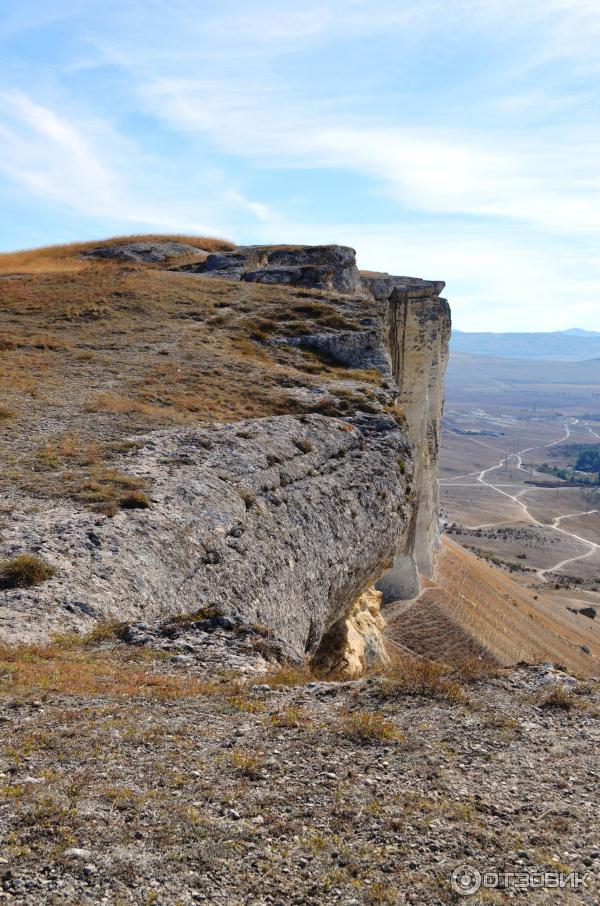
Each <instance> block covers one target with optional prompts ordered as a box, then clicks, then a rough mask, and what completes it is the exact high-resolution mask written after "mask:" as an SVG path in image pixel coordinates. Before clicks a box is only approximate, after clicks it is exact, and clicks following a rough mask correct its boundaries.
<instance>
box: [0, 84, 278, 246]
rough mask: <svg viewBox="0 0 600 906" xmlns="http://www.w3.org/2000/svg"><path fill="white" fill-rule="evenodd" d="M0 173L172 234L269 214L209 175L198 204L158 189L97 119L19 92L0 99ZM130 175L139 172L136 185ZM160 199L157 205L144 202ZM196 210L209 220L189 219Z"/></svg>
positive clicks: (97, 212)
mask: <svg viewBox="0 0 600 906" xmlns="http://www.w3.org/2000/svg"><path fill="white" fill-rule="evenodd" d="M0 140H1V142H2V156H1V157H0V172H4V174H5V175H7V176H8V177H10V178H11V179H12V180H14V181H15V182H16V183H17V184H19V185H20V186H22V187H23V188H24V189H25V190H27V191H28V192H30V193H32V194H33V195H34V196H36V197H40V198H45V199H47V200H49V201H51V202H55V203H57V204H59V205H61V206H64V207H66V208H69V209H71V210H74V211H77V212H80V213H82V214H84V215H85V216H86V217H87V218H89V219H92V220H93V219H101V220H104V221H108V222H112V223H114V224H115V225H118V224H135V225H146V226H148V227H152V228H154V229H159V230H168V231H174V232H180V231H189V232H191V233H205V234H214V233H220V232H221V231H222V229H221V226H220V224H224V223H225V222H227V219H228V218H230V217H231V215H232V214H233V213H234V212H238V216H239V213H240V212H246V213H248V214H250V215H251V217H252V218H253V219H255V220H260V221H263V220H265V219H266V218H268V217H269V213H270V212H269V209H268V208H267V206H266V205H262V204H261V203H260V202H255V201H251V200H249V199H247V198H245V197H244V196H243V194H242V193H240V192H238V191H236V190H235V189H233V188H231V187H230V186H228V185H224V184H223V181H222V179H220V178H219V174H218V173H215V172H213V173H212V177H213V188H212V191H211V190H209V191H208V192H206V195H205V197H204V198H203V199H202V203H201V204H194V200H193V199H190V198H187V197H186V196H185V195H184V194H183V193H182V192H181V191H180V189H181V187H179V186H178V187H177V189H174V188H173V187H171V188H169V186H168V185H167V186H164V185H163V186H159V185H158V181H159V175H158V173H157V172H156V171H157V170H159V171H160V162H159V161H158V162H157V161H153V160H152V159H151V158H150V157H149V156H147V155H144V154H143V153H142V152H140V151H139V150H138V149H137V148H136V147H135V145H134V144H133V143H132V142H129V141H126V140H124V139H123V138H122V137H121V136H119V135H117V134H116V133H115V132H114V131H113V130H112V129H111V128H110V126H109V124H107V123H105V122H101V121H99V120H97V119H96V120H87V121H84V122H78V123H77V122H74V121H71V120H68V119H67V118H66V117H65V116H62V115H59V114H58V113H56V111H54V110H51V109H49V108H48V107H44V106H42V105H40V104H37V103H35V102H34V101H32V100H31V98H29V97H28V96H27V95H25V94H24V93H22V92H17V91H13V92H5V93H3V94H0ZM136 170H138V171H140V172H141V173H142V179H141V181H140V179H139V176H138V174H136ZM144 194H145V195H146V196H147V197H149V198H151V199H158V198H159V197H160V196H161V195H163V196H164V195H166V201H165V202H164V203H162V204H159V203H157V201H151V202H147V201H145V200H144V198H143V196H144ZM196 210H200V211H202V212H203V213H204V214H207V213H208V214H209V215H212V216H213V217H214V220H213V221H212V222H209V221H208V220H203V221H200V220H198V219H197V215H196Z"/></svg>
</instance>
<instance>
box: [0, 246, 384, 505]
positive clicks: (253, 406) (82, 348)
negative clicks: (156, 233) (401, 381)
mask: <svg viewBox="0 0 600 906" xmlns="http://www.w3.org/2000/svg"><path fill="white" fill-rule="evenodd" d="M143 238H148V237H143ZM157 238H160V237H157ZM183 238H185V237H183ZM114 241H115V242H118V241H123V240H114ZM203 241H204V240H200V239H198V240H196V242H197V243H198V244H200V243H201V242H203ZM91 245H93V244H91V243H90V244H88V245H83V244H79V245H76V246H70V247H66V248H63V247H61V248H59V249H46V250H43V249H42V250H36V251H32V252H27V253H19V254H21V255H22V256H24V257H21V258H18V256H16V257H15V256H14V255H13V256H4V258H3V259H1V258H0V271H1V270H2V268H5V270H6V271H11V270H14V266H16V264H17V263H18V261H17V258H18V260H19V261H20V262H21V264H22V265H23V273H22V276H20V277H18V278H14V279H12V278H10V277H9V278H6V279H2V295H1V300H0V337H1V340H0V343H1V345H2V349H3V352H2V355H0V386H2V388H3V399H2V409H1V410H0V419H3V421H2V427H3V431H2V435H1V436H0V463H2V465H1V466H0V491H1V492H4V490H6V491H10V490H13V489H14V488H15V487H18V488H21V489H22V490H25V491H26V492H27V493H28V494H31V495H35V496H44V497H46V496H64V495H65V494H68V495H69V496H71V497H72V498H73V499H75V500H78V501H81V502H83V503H84V504H86V505H95V501H94V500H92V499H88V498H87V496H86V495H88V494H91V495H92V496H93V495H94V493H100V489H99V488H98V484H103V481H102V480H101V477H100V478H99V477H98V475H95V474H92V471H91V468H92V466H93V468H97V469H102V468H104V469H108V468H110V467H111V462H112V460H113V459H114V456H113V453H112V452H111V450H112V449H113V448H114V447H115V445H117V444H118V443H119V442H120V441H122V440H123V439H124V438H127V437H130V436H132V435H134V434H145V433H147V432H149V431H152V430H154V429H157V428H163V427H169V426H172V425H181V424H196V423H199V422H200V423H202V422H204V423H206V422H211V421H215V420H216V421H221V422H230V421H236V420H240V419H245V418H253V417H263V416H268V415H280V414H285V413H294V414H302V413H304V412H312V411H319V412H322V413H323V414H327V415H343V414H345V413H348V412H350V411H352V407H353V406H354V405H359V406H362V407H365V408H368V407H370V406H371V404H372V403H371V400H370V398H369V395H368V394H369V393H371V392H372V389H373V383H374V382H377V381H378V380H379V379H380V377H378V376H377V375H375V374H373V373H371V372H359V371H353V370H352V369H348V368H343V367H340V366H337V365H335V364H334V363H327V362H322V361H320V360H318V358H316V357H315V356H314V355H312V354H309V353H306V352H304V351H301V350H299V349H296V348H291V347H288V346H286V345H281V344H272V343H271V342H270V338H271V337H273V336H282V335H287V336H294V335H299V334H302V333H313V332H320V331H323V330H329V329H332V325H334V324H335V325H336V327H337V326H339V325H340V324H343V326H345V327H346V328H347V329H355V328H356V327H357V326H358V325H359V321H360V318H361V317H362V316H363V315H365V314H366V313H367V308H368V303H367V302H366V301H364V300H362V301H361V300H357V301H356V302H353V303H352V304H351V305H350V303H348V302H347V301H345V302H344V305H345V306H346V309H345V310H344V312H343V313H341V312H340V310H339V306H338V305H337V304H336V303H335V302H333V301H332V300H331V299H330V298H328V297H326V296H322V295H321V294H320V293H318V292H315V293H312V294H308V296H309V297H308V298H307V293H306V292H303V293H302V296H301V298H300V294H299V293H298V291H297V290H296V289H295V288H293V287H282V286H266V285H261V284H255V285H254V284H245V283H235V282H230V281H223V280H218V279H199V278H198V277H196V276H194V275H189V274H185V273H178V272H169V271H166V270H164V269H161V268H159V267H155V266H147V265H134V264H130V263H127V264H126V265H124V264H122V263H118V262H114V261H98V260H94V259H80V258H79V257H78V255H79V253H80V251H81V250H84V249H85V248H87V247H89V246H91ZM205 245H206V243H205ZM50 258H51V259H52V260H51V262H50V263H48V261H49V259H50ZM74 262H75V263H74ZM50 264H51V265H52V266H50ZM75 265H76V268H77V269H78V270H75V271H73V270H72V269H71V270H70V268H72V267H75ZM81 267H83V269H79V268H81ZM346 310H347V313H346ZM263 328H268V329H266V330H264V331H263V332H264V333H265V336H268V338H269V340H268V342H263V341H262V340H257V339H256V336H255V335H256V332H257V330H258V331H260V330H262V329H263ZM342 378H343V379H353V380H356V381H361V382H363V383H364V386H365V388H366V390H365V392H364V393H363V394H353V395H352V397H353V398H352V400H349V399H346V398H343V393H342V394H340V396H333V395H326V396H325V397H323V398H321V399H319V400H318V402H317V403H307V402H303V399H302V396H301V394H300V393H299V392H298V391H301V390H302V389H308V390H311V389H312V388H314V387H315V386H317V385H319V386H322V384H323V381H324V380H331V381H339V380H340V379H342ZM354 397H356V399H354ZM67 422H68V424H69V435H70V436H71V438H72V440H71V446H72V449H71V450H69V448H68V438H65V436H64V435H61V436H56V437H52V436H48V433H47V428H46V426H47V425H48V424H65V423H67ZM33 446H35V447H36V448H37V450H38V451H39V455H36V454H34V453H33V451H32V447H33ZM89 451H91V455H88V453H89ZM90 458H91V459H94V460H95V462H94V463H91V462H90ZM86 459H87V461H86ZM3 483H4V487H2V484H3ZM89 483H91V485H92V486H91V487H84V486H85V485H87V484H89ZM78 488H79V489H82V493H80V492H79V491H78V490H77V489H78ZM139 490H143V489H139ZM101 496H102V495H101ZM100 505H102V501H100ZM115 506H118V499H117V500H116V502H114V503H113V510H114V507H115Z"/></svg>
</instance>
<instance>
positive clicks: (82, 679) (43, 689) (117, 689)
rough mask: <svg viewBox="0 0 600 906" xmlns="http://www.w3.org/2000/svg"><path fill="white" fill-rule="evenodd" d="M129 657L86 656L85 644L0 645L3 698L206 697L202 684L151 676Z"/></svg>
mask: <svg viewBox="0 0 600 906" xmlns="http://www.w3.org/2000/svg"><path fill="white" fill-rule="evenodd" d="M128 655H129V652H125V653H121V652H117V653H112V652H109V651H106V650H99V651H90V650H88V648H87V647H86V641H85V639H83V640H80V642H79V644H77V643H73V642H72V641H71V640H67V641H66V642H65V643H64V644H63V643H61V642H60V641H58V642H56V643H54V644H50V645H19V646H16V647H10V646H7V645H1V644H0V699H1V698H2V696H10V697H14V696H19V697H27V696H38V695H44V694H50V693H59V694H63V695H98V694H106V695H110V696H119V697H120V696H126V697H131V696H141V697H144V698H162V699H165V698H166V699H168V698H181V697H187V696H192V695H200V694H204V693H205V692H206V691H207V690H206V684H202V683H201V682H198V681H197V680H194V679H192V678H189V677H186V676H181V677H179V676H174V675H165V674H161V673H157V672H153V671H152V669H151V665H148V664H144V663H136V662H135V661H133V660H132V659H130V658H129V657H128Z"/></svg>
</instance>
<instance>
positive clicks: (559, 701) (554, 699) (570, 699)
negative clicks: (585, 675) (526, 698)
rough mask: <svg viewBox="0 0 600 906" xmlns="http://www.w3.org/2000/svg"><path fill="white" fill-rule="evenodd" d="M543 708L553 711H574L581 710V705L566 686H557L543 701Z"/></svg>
mask: <svg viewBox="0 0 600 906" xmlns="http://www.w3.org/2000/svg"><path fill="white" fill-rule="evenodd" d="M541 707H542V708H545V709H546V710H552V711H572V710H573V709H575V708H580V707H581V703H580V702H579V701H578V700H577V698H576V697H575V696H574V695H573V693H572V692H569V691H568V690H567V689H565V688H564V686H556V687H555V688H554V689H553V690H552V692H550V694H549V695H547V696H546V697H545V698H544V699H543V701H542V703H541Z"/></svg>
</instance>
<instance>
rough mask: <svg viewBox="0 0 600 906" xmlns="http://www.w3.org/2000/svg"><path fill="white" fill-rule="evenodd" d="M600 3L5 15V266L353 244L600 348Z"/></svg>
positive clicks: (396, 268) (381, 260) (139, 6)
mask: <svg viewBox="0 0 600 906" xmlns="http://www.w3.org/2000/svg"><path fill="white" fill-rule="evenodd" d="M599 45H600V3H599V2H598V0H318V2H312V0H296V2H283V0H278V2H273V0H251V2H250V0H248V2H242V0H230V2H228V3H226V4H225V3H223V2H222V0H221V2H213V0H126V2H123V0H101V2H100V0H52V3H49V2H47V0H2V3H1V4H0V205H1V210H2V216H1V217H0V250H4V251H7V250H13V249H18V248H30V247H33V246H38V245H46V244H53V243H61V242H70V241H76V240H87V239H100V238H103V237H107V236H112V235H124V234H131V233H140V232H142V233H143V232H166V233H168V232H171V233H173V232H177V233H193V234H200V235H202V234H204V235H206V234H209V235H217V236H223V237H226V238H229V239H232V240H233V241H235V242H237V243H269V242H275V243H281V242H291V243H308V244H320V243H328V242H338V243H342V244H345V245H351V246H352V247H353V248H355V249H356V250H357V256H358V262H359V265H360V266H361V267H363V268H365V269H371V270H384V271H388V272H390V273H395V274H402V275H410V276H415V277H423V278H426V279H436V280H438V279H442V280H445V281H446V290H445V295H446V296H447V297H448V299H449V301H450V303H451V305H452V310H453V318H454V324H455V326H456V327H457V328H459V329H461V330H471V331H478V330H497V331H501V330H560V329H565V328H570V327H582V328H586V329H590V330H600V314H599V303H600V243H599V241H598V240H599V238H600V113H599V111H600V103H599V102H600V55H599V54H598V46H599Z"/></svg>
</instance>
